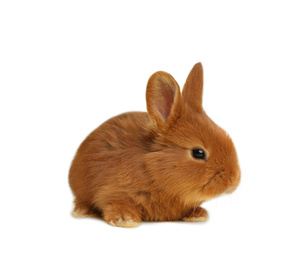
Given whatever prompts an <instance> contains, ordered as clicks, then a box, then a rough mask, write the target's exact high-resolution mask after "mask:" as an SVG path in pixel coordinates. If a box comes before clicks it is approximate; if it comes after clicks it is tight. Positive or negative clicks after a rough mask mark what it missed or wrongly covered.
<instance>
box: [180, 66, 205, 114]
mask: <svg viewBox="0 0 307 260" xmlns="http://www.w3.org/2000/svg"><path fill="white" fill-rule="evenodd" d="M182 97H183V100H184V102H185V103H186V104H188V105H189V106H190V107H191V108H193V109H194V110H196V111H202V109H203V108H202V102H203V66H202V65H201V63H200V62H199V63H197V64H195V65H194V67H193V68H192V70H191V72H190V74H189V76H188V78H187V80H186V82H185V84H184V87H183V90H182Z"/></svg>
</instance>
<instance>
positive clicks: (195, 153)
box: [192, 149, 206, 160]
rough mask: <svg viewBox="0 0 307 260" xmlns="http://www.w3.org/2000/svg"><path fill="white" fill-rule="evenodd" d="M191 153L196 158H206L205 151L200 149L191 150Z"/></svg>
mask: <svg viewBox="0 0 307 260" xmlns="http://www.w3.org/2000/svg"><path fill="white" fill-rule="evenodd" d="M192 155H193V157H194V158H196V159H200V160H206V153H205V151H203V150H201V149H194V150H192Z"/></svg>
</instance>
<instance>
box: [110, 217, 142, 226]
mask: <svg viewBox="0 0 307 260" xmlns="http://www.w3.org/2000/svg"><path fill="white" fill-rule="evenodd" d="M105 220H106V222H107V223H108V224H110V225H112V226H115V227H125V228H133V227H137V226H138V225H140V223H141V222H139V221H137V220H134V219H132V218H131V217H124V218H121V217H110V218H105Z"/></svg>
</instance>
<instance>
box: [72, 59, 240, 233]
mask: <svg viewBox="0 0 307 260" xmlns="http://www.w3.org/2000/svg"><path fill="white" fill-rule="evenodd" d="M202 88H203V69H202V65H201V63H198V64H196V65H195V66H194V67H193V69H192V70H191V72H190V74H189V76H188V78H187V80H186V83H185V85H184V88H183V91H182V94H181V92H180V89H179V86H178V84H177V82H176V81H175V79H174V78H173V77H172V76H171V75H170V74H168V73H166V72H162V71H159V72H156V73H154V74H153V75H152V76H151V77H150V79H149V81H148V85H147V91H146V101H147V111H148V113H146V112H130V113H125V114H121V115H119V116H116V117H114V118H111V119H109V120H108V121H106V122H105V123H103V124H102V125H101V126H99V127H98V128H97V129H96V130H94V131H93V132H92V133H91V134H90V135H89V136H88V137H87V138H86V139H85V140H84V141H83V143H82V144H81V145H80V147H79V149H78V151H77V153H76V155H75V158H74V159H73V162H72V165H71V168H70V172H69V183H70V187H71V189H72V191H73V193H74V195H75V201H74V203H75V208H74V212H73V215H74V216H75V217H78V216H79V217H80V216H99V217H101V218H103V219H104V220H105V221H106V222H107V223H109V224H111V225H114V226H118V227H135V226H138V225H139V224H140V223H141V221H142V220H143V221H176V220H183V221H193V222H200V221H206V220H207V219H208V213H207V211H206V210H205V209H203V208H201V207H200V204H201V203H202V202H204V201H207V200H209V199H211V198H213V197H216V196H219V195H221V194H225V193H231V192H232V191H234V190H235V189H236V187H237V186H238V184H239V182H240V168H239V164H238V159H237V154H236V150H235V147H234V145H233V143H232V141H231V139H230V137H229V136H228V134H227V133H226V132H225V131H224V130H222V129H221V128H220V127H219V126H217V125H216V124H215V123H214V122H213V121H212V120H211V119H210V118H209V117H208V116H207V114H206V113H205V112H204V110H203V108H202V96H203V94H202Z"/></svg>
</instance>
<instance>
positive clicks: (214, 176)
mask: <svg viewBox="0 0 307 260" xmlns="http://www.w3.org/2000/svg"><path fill="white" fill-rule="evenodd" d="M222 172H224V171H219V172H217V173H215V174H214V175H213V177H212V178H211V179H210V180H209V181H208V182H207V183H206V184H205V186H204V187H203V190H204V189H206V188H207V187H208V185H209V184H210V183H211V182H212V181H213V180H214V179H215V178H216V176H217V175H219V174H220V173H222Z"/></svg>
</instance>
